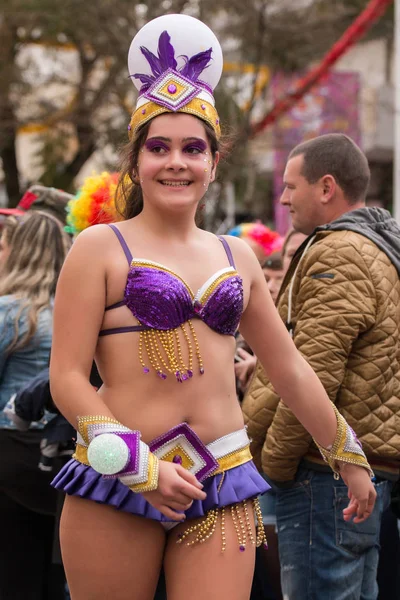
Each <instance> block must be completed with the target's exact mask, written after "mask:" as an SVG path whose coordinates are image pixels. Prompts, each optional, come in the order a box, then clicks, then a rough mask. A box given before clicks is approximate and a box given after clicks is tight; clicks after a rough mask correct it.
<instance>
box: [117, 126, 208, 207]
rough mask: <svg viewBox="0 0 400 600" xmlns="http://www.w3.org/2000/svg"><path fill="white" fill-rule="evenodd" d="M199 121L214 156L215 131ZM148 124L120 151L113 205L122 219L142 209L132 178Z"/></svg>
mask: <svg viewBox="0 0 400 600" xmlns="http://www.w3.org/2000/svg"><path fill="white" fill-rule="evenodd" d="M196 118H198V117H196ZM199 121H201V123H202V124H203V126H204V129H205V131H206V135H207V138H208V141H209V144H210V148H211V154H212V156H213V158H214V157H215V154H216V153H217V152H218V150H219V142H218V140H217V136H216V135H215V131H214V129H213V128H212V127H211V126H210V125H209V124H208V123H206V122H205V121H203V120H202V119H199ZM150 124H151V121H149V122H148V123H146V124H145V125H143V127H141V128H140V129H139V131H138V133H137V135H136V137H135V138H134V139H133V140H131V141H130V142H128V144H126V146H125V147H124V148H123V149H122V152H121V161H120V177H119V181H118V186H117V191H116V195H115V206H116V208H117V211H118V212H119V214H120V215H121V216H122V217H123V218H124V219H132V218H133V217H136V216H137V215H138V214H140V213H141V212H142V209H143V195H142V190H141V187H140V185H139V184H138V183H137V180H136V181H135V180H134V176H133V173H135V174H136V175H137V164H138V161H139V153H140V150H141V149H142V147H143V145H144V143H145V141H146V139H147V135H148V133H149V129H150Z"/></svg>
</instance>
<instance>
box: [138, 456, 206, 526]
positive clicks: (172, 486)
mask: <svg viewBox="0 0 400 600" xmlns="http://www.w3.org/2000/svg"><path fill="white" fill-rule="evenodd" d="M202 487H203V485H202V484H201V483H200V482H199V481H198V480H197V479H196V477H195V476H194V475H192V473H189V471H187V470H186V469H184V468H183V467H182V466H181V465H177V464H174V463H171V462H168V461H166V460H160V471H159V476H158V487H157V489H156V490H154V491H153V492H145V493H144V494H143V497H144V498H145V499H146V500H147V502H149V503H150V504H151V505H152V506H154V508H156V509H157V510H159V511H160V512H161V513H162V514H163V515H165V516H166V517H168V518H169V519H171V520H172V521H183V520H184V519H185V515H184V514H183V511H185V510H187V509H188V508H190V506H191V505H192V504H193V500H205V498H206V494H205V492H203V491H202ZM177 511H178V512H177Z"/></svg>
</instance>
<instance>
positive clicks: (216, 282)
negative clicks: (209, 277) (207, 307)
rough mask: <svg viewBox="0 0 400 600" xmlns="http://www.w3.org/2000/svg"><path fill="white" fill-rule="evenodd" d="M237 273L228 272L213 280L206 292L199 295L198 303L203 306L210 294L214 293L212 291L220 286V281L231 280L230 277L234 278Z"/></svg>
mask: <svg viewBox="0 0 400 600" xmlns="http://www.w3.org/2000/svg"><path fill="white" fill-rule="evenodd" d="M237 274H238V273H237V271H234V270H233V271H229V272H228V273H222V274H221V275H220V276H219V277H217V279H215V280H214V281H213V282H212V283H211V285H209V286H208V288H207V289H206V291H205V292H204V293H203V294H202V295H201V298H200V299H199V301H200V302H201V303H202V304H204V303H206V302H207V300H208V299H209V297H210V296H211V294H212V293H213V292H214V290H215V289H216V288H217V287H218V286H219V285H220V283H222V281H225V280H226V279H231V277H235V275H237Z"/></svg>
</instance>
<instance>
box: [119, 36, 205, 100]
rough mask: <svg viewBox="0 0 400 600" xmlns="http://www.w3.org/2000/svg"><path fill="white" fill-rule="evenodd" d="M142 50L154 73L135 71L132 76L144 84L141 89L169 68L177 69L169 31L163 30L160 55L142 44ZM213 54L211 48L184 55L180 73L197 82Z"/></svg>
mask: <svg viewBox="0 0 400 600" xmlns="http://www.w3.org/2000/svg"><path fill="white" fill-rule="evenodd" d="M140 51H141V52H142V54H143V56H144V57H145V58H146V60H147V62H148V63H149V65H150V69H151V72H152V75H146V74H145V73H135V74H134V75H132V76H131V77H133V78H134V79H139V81H141V83H142V84H143V86H142V89H141V91H145V90H146V89H148V88H149V87H150V86H151V85H152V84H153V83H154V82H155V81H156V80H157V79H158V77H160V75H162V74H163V73H164V72H165V71H167V69H173V70H176V68H177V62H176V59H175V50H174V47H173V45H172V44H171V37H170V35H169V34H168V31H163V32H162V34H161V35H160V38H159V40H158V56H156V55H155V54H153V52H151V51H150V50H148V49H147V48H145V47H144V46H140ZM211 54H212V48H209V49H208V50H206V51H205V52H199V53H198V54H195V55H194V56H192V58H188V57H187V56H184V57H183V58H184V59H185V64H184V66H183V67H182V68H181V69H180V73H181V74H182V75H183V76H184V77H187V78H188V79H190V80H191V81H193V83H195V82H196V81H197V79H198V78H199V76H200V75H201V73H202V72H203V71H204V69H206V68H207V67H208V65H209V64H210V61H211Z"/></svg>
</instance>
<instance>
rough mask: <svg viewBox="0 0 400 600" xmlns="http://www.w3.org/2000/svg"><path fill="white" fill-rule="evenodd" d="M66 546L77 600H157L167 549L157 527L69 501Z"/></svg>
mask: <svg viewBox="0 0 400 600" xmlns="http://www.w3.org/2000/svg"><path fill="white" fill-rule="evenodd" d="M60 541H61V551H62V557H63V562H64V567H65V572H66V575H67V580H68V585H69V587H70V592H71V598H72V600H110V599H111V598H112V600H153V598H154V593H155V589H156V586H157V581H158V576H159V573H160V570H161V563H162V557H163V553H164V547H165V533H164V530H163V529H162V527H161V525H160V524H159V523H157V522H156V521H151V520H150V519H144V518H142V517H136V516H134V515H131V514H129V513H124V512H122V511H118V510H116V509H115V508H112V507H111V506H106V505H103V504H97V503H96V502H92V501H91V500H85V499H82V498H78V497H75V496H67V497H66V499H65V504H64V508H63V512H62V516H61V523H60Z"/></svg>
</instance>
